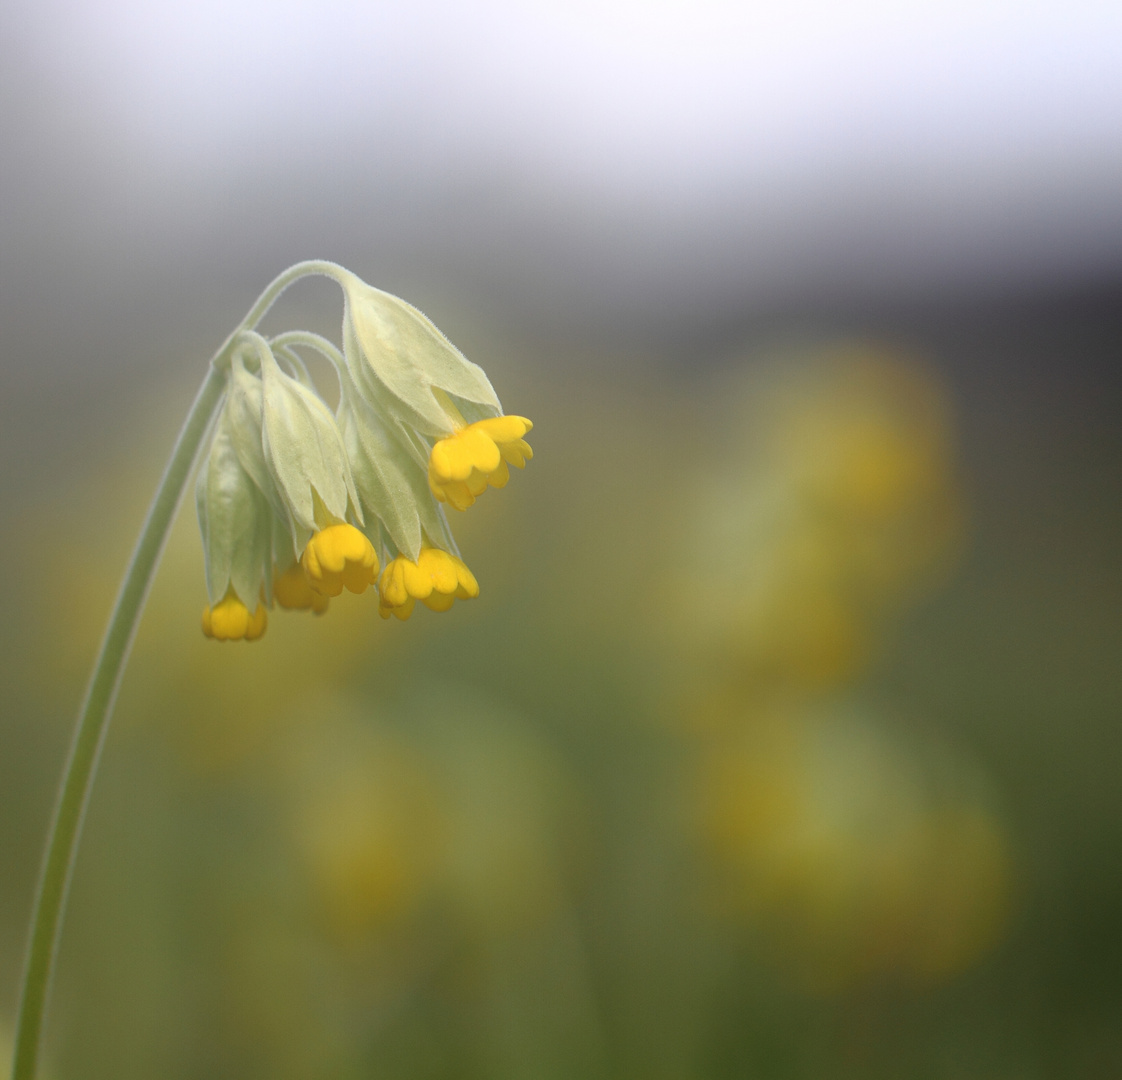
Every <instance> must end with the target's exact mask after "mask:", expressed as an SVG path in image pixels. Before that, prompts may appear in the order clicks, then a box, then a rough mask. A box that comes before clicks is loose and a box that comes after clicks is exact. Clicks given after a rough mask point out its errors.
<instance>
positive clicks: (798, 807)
mask: <svg viewBox="0 0 1122 1080" xmlns="http://www.w3.org/2000/svg"><path fill="white" fill-rule="evenodd" d="M695 791H696V800H697V802H696V805H697V808H698V818H697V822H698V828H699V830H700V831H699V836H700V839H701V843H702V845H703V848H704V850H705V851H706V852H707V853H708V855H709V858H710V863H709V869H710V871H711V872H712V874H711V877H710V879H709V882H708V884H709V887H710V890H709V892H708V894H707V903H708V904H710V905H711V906H712V907H713V908H714V910H716V911H719V912H721V913H722V914H723V916H724V917H726V918H727V917H732V918H733V919H734V920H739V921H740V922H741V923H742V924H743V925H746V926H747V927H749V928H750V929H751V931H752V932H753V935H754V938H755V940H756V941H757V943H758V944H759V946H760V948H761V949H762V951H763V952H764V953H765V954H767V955H769V956H770V957H771V958H772V959H773V960H774V961H777V962H778V963H779V964H780V965H781V966H782V967H784V968H785V969H786V970H787V971H788V972H789V973H791V974H792V975H793V976H794V977H795V978H796V979H797V980H798V981H800V982H801V983H803V984H804V985H806V986H808V987H810V988H812V989H817V990H822V991H833V990H837V989H841V988H844V987H847V986H850V985H854V984H860V983H863V982H867V981H870V980H873V979H877V978H883V977H885V976H899V977H903V978H905V979H910V980H914V981H917V982H927V981H938V980H941V979H944V978H947V977H950V976H952V975H955V974H958V973H959V972H960V971H962V970H964V969H966V968H967V967H969V966H971V965H972V964H973V963H974V962H975V961H976V960H977V959H978V958H979V957H980V956H982V955H983V954H984V953H985V952H986V951H987V950H988V949H989V948H990V947H991V946H992V945H993V943H994V942H995V941H996V940H997V939H998V938H999V937H1000V936H1001V933H1002V931H1003V930H1004V928H1005V925H1006V920H1007V916H1008V908H1009V900H1010V889H1011V884H1012V878H1011V851H1010V841H1009V838H1008V836H1007V833H1006V828H1005V825H1004V822H1003V820H1002V817H1001V816H1000V814H999V813H998V811H997V810H996V809H995V807H994V805H993V802H992V799H991V798H990V796H989V793H988V792H987V791H986V790H985V787H984V785H983V784H982V783H981V782H980V780H979V779H978V777H977V776H976V774H975V773H974V771H973V770H972V769H971V768H970V766H969V764H968V763H967V762H965V761H963V760H962V759H961V758H960V757H955V756H954V755H951V754H950V753H948V752H947V751H946V750H944V749H937V748H933V747H932V746H930V745H928V746H925V745H924V744H923V743H922V742H916V743H914V744H912V745H909V743H908V742H907V741H906V740H905V739H903V738H902V737H901V736H900V735H899V734H893V733H891V732H890V731H889V730H888V729H886V728H884V727H882V726H880V725H878V724H876V723H875V722H874V721H872V720H871V719H869V718H867V717H865V716H862V715H860V714H858V713H856V712H855V711H854V710H852V709H849V710H844V709H835V710H834V711H833V712H831V713H828V714H827V713H819V714H806V713H798V714H787V715H782V716H772V717H768V718H765V719H757V720H756V721H755V722H754V723H753V722H751V721H746V722H745V723H744V724H743V726H742V728H741V730H740V731H739V732H738V733H737V735H736V736H734V737H730V738H721V739H715V740H712V741H710V742H709V743H708V744H707V745H705V746H704V747H703V748H702V750H701V754H700V759H699V768H698V772H697V776H696V788H695Z"/></svg>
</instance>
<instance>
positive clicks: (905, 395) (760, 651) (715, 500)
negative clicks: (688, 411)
mask: <svg viewBox="0 0 1122 1080" xmlns="http://www.w3.org/2000/svg"><path fill="white" fill-rule="evenodd" d="M722 391H723V393H722V395H721V397H722V402H721V405H720V406H719V408H720V409H723V412H722V413H721V416H722V417H723V436H722V437H721V438H723V441H724V445H723V448H722V449H721V452H720V458H719V460H716V461H711V462H709V463H707V464H706V466H705V472H704V473H703V474H702V475H700V476H698V477H696V478H695V481H694V482H693V483H692V484H691V485H690V487H691V490H692V491H693V493H694V494H693V496H692V501H688V502H687V504H686V509H685V518H684V520H683V521H682V522H681V523H680V524H679V526H678V528H679V529H680V530H685V529H688V530H689V534H690V535H691V537H692V541H691V543H690V544H689V545H688V547H686V548H685V549H684V550H683V551H682V552H681V557H680V561H679V564H678V566H677V568H676V570H675V571H674V572H673V574H672V585H671V589H672V592H673V595H674V598H675V602H674V603H673V605H672V609H673V611H674V616H675V617H674V619H673V621H672V623H670V624H669V625H668V627H667V632H668V633H669V634H670V635H671V636H672V638H673V641H674V646H675V648H676V650H680V651H681V653H682V655H683V658H684V659H685V661H686V662H687V664H688V665H691V667H692V670H693V672H694V673H695V674H700V673H705V677H706V678H707V679H711V678H717V679H723V680H732V681H734V682H735V683H737V684H738V685H740V686H741V687H743V688H747V687H754V688H755V689H756V691H758V692H765V693H772V692H781V693H786V692H796V693H799V692H806V691H807V690H821V689H829V688H830V687H833V686H840V685H844V684H845V683H847V682H848V681H850V680H852V679H853V678H854V677H855V676H856V675H857V674H858V673H859V672H860V671H861V670H862V669H863V668H864V666H865V665H866V664H867V662H868V660H869V659H870V657H871V656H872V655H873V653H874V651H875V645H876V643H877V640H878V638H879V636H880V634H881V633H882V632H883V629H884V627H886V626H887V625H888V624H890V623H891V621H892V619H893V618H894V617H896V615H897V614H898V613H899V612H900V611H901V610H902V609H903V608H904V607H906V606H907V604H908V603H910V602H911V601H912V600H913V598H914V597H915V596H916V595H917V594H919V593H920V592H922V590H923V589H924V588H925V587H927V586H928V585H929V583H930V582H931V580H932V579H933V577H934V576H935V575H936V574H938V573H939V572H940V571H941V570H942V569H943V567H944V566H945V565H946V564H947V563H948V561H949V559H950V557H951V556H952V555H953V553H954V551H955V548H956V540H957V537H958V535H959V532H960V529H961V511H960V509H959V504H960V495H959V492H958V483H957V479H956V476H955V466H954V455H953V449H952V442H951V439H950V436H949V431H948V423H947V406H946V402H945V399H944V395H943V393H942V391H941V389H940V387H939V385H938V383H937V382H936V380H935V379H934V377H933V376H932V375H931V374H930V373H928V372H927V370H926V369H925V368H924V367H923V366H922V365H920V364H918V363H916V362H915V361H913V360H910V359H907V358H903V357H898V356H895V355H892V354H889V353H885V352H883V351H879V350H875V349H867V348H861V347H856V346H854V347H835V348H830V349H820V350H807V351H805V352H802V353H798V352H795V353H792V354H791V355H787V356H784V357H782V358H781V359H780V360H777V361H775V362H774V363H771V364H767V365H763V366H761V365H756V366H754V367H752V368H750V369H749V370H748V372H747V373H745V374H741V375H740V377H739V381H738V382H737V383H736V384H735V386H733V387H731V388H730V387H722ZM715 408H718V406H715ZM721 438H719V439H718V440H717V441H718V444H720V442H721Z"/></svg>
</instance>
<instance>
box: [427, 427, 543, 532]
mask: <svg viewBox="0 0 1122 1080" xmlns="http://www.w3.org/2000/svg"><path fill="white" fill-rule="evenodd" d="M533 426H534V425H533V424H532V423H530V421H529V420H527V419H526V418H525V417H524V416H496V417H492V418H490V419H487V420H477V421H476V422H475V423H474V424H468V425H467V426H466V427H463V428H461V429H460V430H459V431H457V432H456V433H455V434H454V435H450V436H448V438H446V439H441V440H439V441H438V442H437V443H436V444H435V445H434V446H433V448H432V453H431V455H430V456H429V487H430V488H431V489H432V493H433V495H435V496H436V497H437V498H438V499H439V500H440V501H441V502H447V503H450V504H451V505H452V506H454V507H455V508H456V509H457V510H466V509H467V508H468V507H469V506H471V504H472V503H473V502H475V500H476V497H477V496H479V495H482V494H483V491H484V490H485V489H486V488H487V487H488V485H489V486H491V487H496V488H501V487H505V486H506V483H507V481H508V480H509V479H510V470H509V468H508V466H509V465H513V466H514V467H515V468H516V469H521V468H524V467H525V465H526V462H527V461H528V460H529V459H530V458H532V457H533V456H534V452H533V450H531V449H530V444H529V443H527V442H526V440H525V439H524V438H523V436H524V435H526V434H527V433H528V432H529V431H530V430H531V428H533Z"/></svg>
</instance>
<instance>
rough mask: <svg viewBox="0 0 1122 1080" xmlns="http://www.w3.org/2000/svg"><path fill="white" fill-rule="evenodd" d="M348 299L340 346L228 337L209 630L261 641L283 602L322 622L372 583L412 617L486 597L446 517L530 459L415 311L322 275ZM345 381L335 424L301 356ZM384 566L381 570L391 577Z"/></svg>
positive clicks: (469, 368)
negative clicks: (418, 606) (318, 359)
mask: <svg viewBox="0 0 1122 1080" xmlns="http://www.w3.org/2000/svg"><path fill="white" fill-rule="evenodd" d="M321 265H324V266H326V267H327V268H328V269H327V270H324V271H321V272H324V273H327V274H328V276H330V277H332V278H333V279H334V280H336V281H337V283H338V284H339V285H340V286H341V287H342V289H343V293H344V297H345V310H344V317H343V349H342V350H339V349H338V348H336V347H335V346H334V345H333V344H332V343H331V342H329V341H327V340H326V339H324V338H321V337H319V336H318V335H316V334H312V333H306V332H303V331H289V332H286V333H283V334H279V335H277V336H275V337H273V338H266V337H264V336H262V335H261V334H259V333H257V332H255V331H252V330H245V331H241V332H240V333H239V334H238V335H236V337H235V338H234V339H233V344H232V350H231V352H230V360H229V368H228V373H227V383H226V398H225V402H224V404H223V406H222V409H221V411H220V413H219V415H218V418H217V420H216V422H215V424H214V429H213V433H212V435H211V437H210V442H209V447H208V448H207V449H206V450H205V451H204V454H203V463H202V467H201V469H200V471H199V476H198V482H197V484H196V493H195V494H196V503H197V507H198V515H199V526H200V528H201V530H202V536H203V549H204V554H205V559H206V584H207V594H208V598H209V606H208V607H207V608H206V610H205V612H204V613H203V620H202V622H203V631H204V633H205V634H206V635H207V636H208V637H212V638H215V639H217V640H220V641H221V640H232V639H244V640H246V641H252V640H255V639H256V638H259V637H260V636H261V635H262V634H263V633H264V632H265V626H266V621H267V616H266V609H267V608H270V607H272V606H273V604H274V603H276V604H279V605H280V606H281V607H284V608H289V609H294V610H311V611H314V612H316V613H317V614H322V613H323V612H324V611H325V610H326V609H327V606H328V600H329V598H330V597H334V596H338V595H339V594H340V593H341V592H342V591H343V589H344V588H345V589H348V590H349V591H351V592H354V593H361V592H364V591H366V589H367V588H369V587H370V586H371V585H377V586H378V592H379V598H380V603H379V609H380V611H381V612H382V614H383V615H384V616H386V617H388V616H389V615H390V614H394V615H396V616H397V617H398V618H400V619H407V618H408V617H409V615H410V613H411V612H412V610H413V607H414V603H415V601H417V600H420V601H421V602H422V603H424V604H425V605H426V606H427V607H429V608H430V609H431V610H434V611H446V610H448V608H450V607H451V606H452V602H453V600H454V599H456V598H459V599H468V598H471V597H474V596H478V594H479V585H478V583H477V582H476V580H475V576H474V575H473V574H472V572H471V571H470V570H469V569H468V568H467V566H466V565H465V564H464V562H463V560H462V559H461V558H460V553H459V550H458V548H457V547H456V542H455V540H454V539H453V537H452V532H451V530H450V528H449V526H448V520H447V517H446V515H445V506H452V507H454V508H455V509H457V510H465V509H467V507H469V506H470V505H471V504H472V503H473V502H474V501H475V499H476V498H477V497H478V496H479V495H481V494H482V493H483V491H484V490H486V488H487V487H489V486H490V487H495V488H501V487H504V486H505V485H506V483H507V481H508V480H509V477H510V473H509V466H511V465H513V466H515V467H516V468H519V469H521V468H523V467H524V466H525V463H526V461H527V460H528V459H529V458H530V457H532V456H533V453H532V451H531V449H530V447H529V445H528V444H527V443H526V441H525V439H524V436H525V435H526V434H527V433H528V432H529V431H530V428H531V427H532V425H531V423H530V421H529V420H527V419H525V418H524V417H521V416H506V415H504V414H503V411H502V406H501V405H500V404H499V399H498V397H497V396H496V394H495V391H494V388H493V387H492V386H491V383H490V381H489V380H488V379H487V376H486V375H485V374H484V373H483V370H482V368H480V367H478V366H477V365H476V364H473V363H471V362H470V361H469V360H467V359H466V358H465V357H464V356H463V355H462V354H461V353H460V352H459V351H458V350H457V349H456V348H455V347H454V346H453V345H452V343H451V342H450V341H448V339H447V338H446V337H445V336H444V335H443V334H442V333H441V332H440V331H439V330H438V329H437V328H436V327H435V326H434V325H433V324H432V323H431V322H430V321H429V320H428V319H427V318H426V317H425V316H424V315H422V314H421V312H419V311H418V310H417V309H416V308H414V307H412V306H410V305H409V304H407V303H405V301H403V300H399V299H398V298H397V297H395V296H391V295H389V294H388V293H384V292H381V291H380V290H378V289H374V288H372V287H371V286H369V285H367V284H366V283H365V282H363V281H361V280H359V279H358V278H357V277H355V276H354V275H353V274H351V273H350V272H349V271H346V270H343V269H342V268H341V267H335V266H331V264H321ZM300 348H309V349H312V350H314V351H316V352H317V353H319V354H320V355H321V356H323V357H326V358H327V359H328V360H329V361H330V362H331V363H332V364H333V365H334V367H335V369H336V372H337V374H338V377H339V385H340V399H339V406H338V409H337V410H336V411H335V413H334V414H333V413H332V411H331V409H330V408H329V407H328V406H327V404H326V403H325V402H324V401H323V399H322V398H321V397H320V395H319V393H318V392H317V390H316V387H315V385H314V383H313V382H312V380H311V378H310V377H309V375H308V373H307V369H306V368H305V366H304V364H303V362H302V360H301V359H300V356H299V354H298V352H297V350H298V349H300ZM383 567H384V569H382V568H383Z"/></svg>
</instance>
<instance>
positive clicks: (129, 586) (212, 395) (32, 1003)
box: [12, 261, 345, 1080]
mask: <svg viewBox="0 0 1122 1080" xmlns="http://www.w3.org/2000/svg"><path fill="white" fill-rule="evenodd" d="M341 273H345V271H343V270H342V268H341V267H339V266H337V265H336V264H334V263H329V262H320V261H315V262H304V263H297V264H296V266H293V267H290V268H289V269H288V270H286V271H285V272H284V273H283V274H281V275H280V276H279V277H277V278H276V279H275V280H274V281H273V282H272V283H271V284H270V285H269V287H268V288H267V289H266V290H265V291H264V292H263V293H262V294H261V297H260V298H259V299H258V301H257V303H256V304H254V306H253V307H252V308H251V309H250V311H249V314H248V315H247V316H246V317H245V319H244V320H243V321H242V323H241V324H240V325H239V326H238V328H237V329H236V330H235V331H234V332H233V333H232V334H231V335H230V336H229V337H228V338H227V339H226V341H225V342H224V343H223V345H222V347H221V348H220V349H219V350H218V352H217V353H216V354H215V356H214V359H213V360H212V361H211V364H210V368H209V370H208V372H207V377H206V379H205V380H204V381H203V385H202V387H201V388H200V390H199V393H198V396H197V397H196V398H195V402H194V404H193V405H192V406H191V411H190V412H189V413H188V414H187V419H186V421H185V422H184V424H183V429H182V431H180V433H179V438H178V439H177V440H176V443H175V448H174V449H173V450H172V452H171V457H170V458H169V460H168V463H167V467H166V468H165V470H164V475H163V478H162V479H161V480H160V485H159V487H158V488H157V489H156V494H155V497H154V498H153V500H152V505H151V506H150V507H149V508H148V516H147V518H145V521H144V526H143V528H142V529H141V531H140V537H139V539H138V540H137V542H136V548H135V549H134V551H133V555H132V559H131V560H130V562H129V566H128V569H127V570H126V571H125V577H124V580H123V581H122V583H121V590H120V592H119V593H118V595H117V603H116V605H115V606H114V608H113V614H112V615H111V616H110V619H109V626H108V628H107V630H106V632H105V638H104V640H103V641H102V644H101V651H100V652H99V653H98V657H97V662H96V663H95V664H94V670H93V675H92V676H91V678H90V684H89V687H88V689H87V690H86V698H85V701H84V702H83V704H82V709H81V712H80V713H79V715H78V726H77V729H76V730H75V733H74V741H73V743H72V744H71V747H70V756H69V758H68V760H67V763H66V769H65V771H64V773H63V779H62V786H61V787H60V789H59V794H58V802H57V804H56V806H55V814H54V820H53V822H52V824H51V831H50V835H49V837H48V840H47V850H46V854H45V856H44V861H43V869H42V874H41V877H40V880H39V890H38V893H37V894H36V897H35V904H34V907H33V910H32V918H31V938H30V942H29V944H28V951H27V961H26V965H25V967H24V974H23V984H22V988H21V993H20V1005H19V1017H18V1019H17V1022H16V1037H15V1053H14V1056H13V1060H12V1080H34V1077H35V1071H36V1067H37V1064H38V1059H39V1049H40V1045H41V1042H42V1031H43V1018H44V1014H45V1011H46V1004H47V995H48V992H49V990H50V984H51V975H52V972H53V969H54V962H55V956H56V953H57V951H58V941H59V930H60V928H61V926H62V915H63V911H64V909H65V907H66V896H67V892H68V890H69V887H70V879H71V877H72V876H73V870H74V858H75V855H76V853H77V850H78V841H79V838H80V836H81V831H82V821H83V818H84V817H85V812H86V806H87V804H88V802H89V796H90V788H91V786H92V784H93V778H94V774H95V772H96V771H97V762H98V757H99V756H100V753H101V747H102V744H103V743H104V741H105V733H106V731H107V729H108V726H109V717H110V715H111V713H112V711H113V704H114V701H115V700H116V697H117V690H118V688H119V687H120V685H121V677H122V675H123V673H124V669H125V663H126V661H127V660H128V655H129V650H130V648H131V647H132V642H133V638H134V637H135V636H136V629H137V625H138V624H139V622H140V616H141V613H142V611H143V610H144V602H145V600H146V599H147V597H148V590H149V588H150V587H151V584H152V579H153V578H154V577H155V573H156V567H157V565H158V564H159V561H160V555H161V554H162V553H163V550H164V544H165V542H166V541H167V536H168V532H169V531H170V529H171V523H172V520H173V519H174V517H175V512H176V510H177V509H178V507H179V503H180V500H181V499H182V497H183V491H184V489H185V488H186V486H187V480H188V477H189V476H190V474H191V468H192V466H193V465H194V463H195V459H196V457H197V456H198V453H199V449H200V447H201V446H202V444H203V441H204V439H205V438H206V434H207V431H208V430H209V428H210V426H211V422H212V420H213V419H214V415H215V412H216V411H217V408H218V405H219V403H220V401H221V400H222V394H223V392H224V390H225V387H226V372H225V369H226V368H227V367H228V365H229V358H230V353H231V351H232V345H233V342H234V341H235V339H236V338H237V336H238V334H240V333H241V332H242V331H243V330H245V329H247V328H250V327H253V326H256V325H257V324H258V323H259V322H260V321H261V319H262V318H264V316H265V313H266V312H267V311H268V310H269V308H270V307H272V305H273V303H274V302H275V301H276V299H277V297H279V296H280V294H281V293H282V292H283V291H284V290H285V289H287V288H288V286H289V285H291V284H293V282H295V281H298V280H299V279H300V278H303V277H308V276H310V275H312V274H321V275H323V276H326V277H330V278H332V279H334V280H336V281H338V280H339V277H340V274H341Z"/></svg>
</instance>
